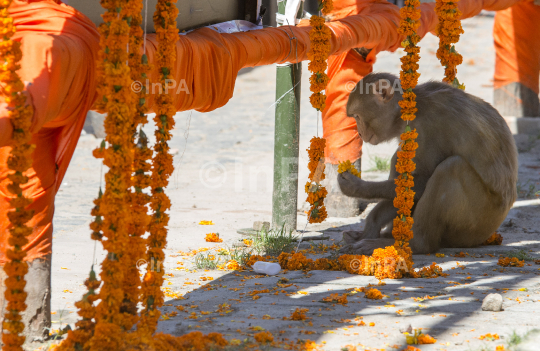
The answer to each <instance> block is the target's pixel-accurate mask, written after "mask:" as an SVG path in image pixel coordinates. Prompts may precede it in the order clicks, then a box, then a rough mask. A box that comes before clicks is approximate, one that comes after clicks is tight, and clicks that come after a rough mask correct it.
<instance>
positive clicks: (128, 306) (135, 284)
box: [122, 0, 152, 329]
mask: <svg viewBox="0 0 540 351" xmlns="http://www.w3.org/2000/svg"><path fill="white" fill-rule="evenodd" d="M130 9H131V15H130V17H129V18H128V24H129V26H130V27H129V29H130V32H129V47H128V48H129V53H128V57H129V61H128V64H129V68H130V74H131V80H132V81H133V82H140V83H141V87H142V89H141V91H140V92H138V93H136V92H134V91H132V95H133V96H132V104H133V106H132V111H131V113H132V114H133V119H132V128H131V130H130V143H131V145H132V148H133V165H132V167H131V168H130V169H129V171H128V172H126V174H125V176H126V182H127V183H128V184H129V188H128V194H127V203H128V204H127V205H128V206H129V213H130V221H129V225H128V234H129V244H128V245H129V250H127V252H126V253H125V255H126V257H125V260H124V262H125V265H126V268H125V269H126V271H125V276H124V301H123V303H122V310H123V311H125V312H127V313H129V314H131V316H132V318H131V323H130V329H131V327H132V326H133V325H134V324H136V323H137V321H138V314H137V304H138V303H139V302H140V297H141V290H140V289H141V278H140V275H139V268H138V267H137V262H138V261H139V260H140V259H142V258H144V257H145V254H146V241H145V239H144V238H143V235H144V234H145V233H146V230H147V229H148V224H149V223H150V215H148V207H147V206H148V204H149V202H150V195H148V194H145V193H144V192H143V189H145V188H147V187H149V186H150V176H149V175H148V174H147V173H148V172H149V171H150V169H151V165H150V163H149V162H148V161H149V160H150V159H151V158H152V150H151V149H150V148H148V146H147V144H148V140H147V137H146V135H145V134H144V132H143V130H142V128H141V127H142V125H144V124H146V123H147V122H148V119H147V117H146V115H145V113H146V112H147V106H146V97H147V91H146V87H145V85H144V84H142V82H145V81H146V79H147V78H148V76H147V73H148V72H149V71H150V66H149V65H148V58H147V57H146V55H145V54H144V53H141V52H142V49H143V40H144V38H143V35H144V32H143V29H142V28H141V25H142V22H143V17H142V10H143V3H142V1H140V0H136V1H131V2H130ZM138 128H140V130H139V132H138V133H137V129H138ZM136 139H137V141H136ZM135 143H136V144H135Z"/></svg>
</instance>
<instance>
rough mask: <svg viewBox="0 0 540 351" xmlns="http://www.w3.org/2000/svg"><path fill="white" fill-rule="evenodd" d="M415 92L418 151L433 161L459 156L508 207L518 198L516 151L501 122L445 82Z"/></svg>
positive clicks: (482, 103) (494, 113) (481, 104)
mask: <svg viewBox="0 0 540 351" xmlns="http://www.w3.org/2000/svg"><path fill="white" fill-rule="evenodd" d="M415 93H417V95H420V96H419V98H418V99H417V100H418V103H417V107H418V113H417V120H415V121H414V122H413V126H414V127H415V128H417V130H418V132H419V139H418V143H419V151H418V152H421V153H423V154H424V155H423V156H426V153H427V154H428V155H427V159H428V160H431V161H432V162H442V160H444V159H445V158H447V157H450V156H454V155H459V156H461V157H462V158H463V159H465V160H466V161H467V162H468V163H469V164H470V165H471V166H472V167H473V168H474V169H475V171H476V172H477V173H478V175H479V176H480V177H481V178H482V180H483V181H484V183H485V184H486V186H487V187H488V188H489V189H490V190H491V191H493V192H494V193H496V194H499V195H500V197H501V200H502V204H501V205H502V206H504V207H508V208H509V207H511V206H512V204H513V203H514V201H515V199H516V198H517V191H516V183H517V176H518V161H517V148H516V145H515V142H514V138H513V136H512V133H511V132H510V129H509V128H508V125H507V124H506V122H505V120H504V118H503V117H502V116H501V115H500V114H499V113H498V111H497V110H496V109H494V108H493V107H492V106H491V105H490V104H488V103H487V102H485V101H484V100H482V99H480V98H478V97H475V96H473V95H470V94H468V93H466V92H464V91H462V90H460V89H456V88H453V87H451V86H449V85H447V84H446V83H441V82H428V83H425V84H422V85H419V86H418V87H417V88H416V89H415ZM430 149H431V150H430ZM435 150H437V151H435ZM429 153H433V154H434V155H438V157H429ZM428 162H429V161H428Z"/></svg>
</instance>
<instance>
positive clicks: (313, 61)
mask: <svg viewBox="0 0 540 351" xmlns="http://www.w3.org/2000/svg"><path fill="white" fill-rule="evenodd" d="M333 7H334V5H333V1H332V0H322V1H321V0H319V10H321V11H322V13H323V14H325V15H326V14H328V13H329V12H330V11H332V9H333ZM309 23H310V25H311V30H310V31H309V39H310V49H309V51H308V58H309V60H310V62H309V64H308V68H309V70H310V71H311V72H312V73H313V74H312V75H311V77H310V78H309V82H310V83H311V87H310V90H311V92H312V93H313V94H312V95H311V96H310V98H309V101H310V102H311V105H312V106H313V107H314V108H315V109H317V111H322V110H324V108H325V107H326V95H325V94H324V93H323V91H324V90H325V89H326V86H327V85H328V81H329V78H328V76H327V75H326V72H325V71H326V68H327V67H328V64H327V62H326V61H327V60H328V55H329V53H330V49H331V47H330V39H331V38H332V32H331V31H330V28H328V27H327V26H326V24H325V20H324V18H323V17H321V16H315V15H313V16H311V18H310V20H309ZM325 146H326V140H325V139H322V138H318V137H313V138H312V139H311V144H310V147H309V149H308V150H307V151H308V154H309V164H308V168H309V171H310V172H309V181H308V182H307V183H306V187H305V190H306V193H307V194H308V197H307V200H306V201H307V202H309V204H310V205H311V208H310V210H309V216H308V222H309V223H321V222H322V221H324V220H325V219H326V217H328V214H327V213H326V208H325V207H324V198H325V197H326V195H327V194H328V192H327V191H326V189H325V188H324V187H323V186H321V184H320V181H322V180H323V179H324V167H325V165H324V148H325Z"/></svg>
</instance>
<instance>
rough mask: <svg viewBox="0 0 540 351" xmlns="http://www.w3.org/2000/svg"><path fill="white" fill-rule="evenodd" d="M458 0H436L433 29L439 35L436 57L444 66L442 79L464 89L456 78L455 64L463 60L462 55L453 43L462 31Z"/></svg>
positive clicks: (457, 39)
mask: <svg viewBox="0 0 540 351" xmlns="http://www.w3.org/2000/svg"><path fill="white" fill-rule="evenodd" d="M458 1H459V0H437V1H436V2H437V3H436V5H435V12H436V13H437V16H438V17H439V23H438V24H437V28H436V29H435V31H436V33H437V35H438V36H439V49H438V50H437V58H438V59H439V60H440V61H441V64H442V65H443V66H444V67H445V70H444V75H445V77H444V79H443V80H444V81H445V82H447V83H448V84H452V85H453V86H454V87H456V88H459V89H465V85H464V84H460V83H459V81H458V79H457V78H456V74H457V68H456V67H457V66H458V65H460V64H461V63H462V62H463V57H462V56H461V55H460V54H459V53H458V52H457V51H456V47H455V46H454V44H455V43H457V42H458V41H459V37H460V35H461V34H463V33H464V31H463V28H462V27H461V21H460V17H461V11H460V10H459V9H458V7H457V2H458Z"/></svg>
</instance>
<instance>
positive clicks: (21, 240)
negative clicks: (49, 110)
mask: <svg viewBox="0 0 540 351" xmlns="http://www.w3.org/2000/svg"><path fill="white" fill-rule="evenodd" d="M10 5H11V0H6V1H2V2H0V32H2V39H1V45H0V57H2V64H1V65H0V83H1V84H2V89H1V90H2V95H3V97H4V101H5V102H6V103H7V105H8V116H9V119H10V121H11V124H12V125H13V137H12V140H11V143H10V146H11V151H10V155H9V158H8V161H7V166H8V169H9V170H11V171H13V172H12V173H10V174H9V175H8V176H7V177H8V179H9V180H10V181H11V184H9V185H8V186H7V189H8V191H9V192H10V193H11V195H13V197H12V198H11V199H10V200H9V202H10V205H11V208H12V209H13V210H12V211H9V212H8V214H7V216H8V219H9V221H10V223H11V226H10V228H9V237H8V239H7V242H8V244H9V246H10V248H9V249H8V250H7V252H6V257H7V262H6V264H5V265H4V272H5V273H6V275H7V278H6V280H5V283H4V284H5V288H6V291H5V298H6V301H7V305H6V306H5V307H4V306H2V307H4V308H5V315H4V322H3V328H2V329H3V333H2V342H3V344H4V346H3V350H5V351H22V350H23V349H22V345H23V344H24V341H25V337H24V335H22V333H23V331H24V323H23V322H22V321H21V319H22V316H21V312H23V311H25V310H26V307H27V306H26V303H25V301H26V292H25V291H24V287H25V286H26V281H25V279H24V276H25V275H26V273H27V272H28V266H27V263H26V262H24V258H25V257H26V251H25V250H24V246H25V245H26V244H27V243H28V239H27V236H28V235H30V234H31V233H32V229H31V228H29V227H28V226H27V225H26V223H27V222H28V221H29V220H30V219H32V216H33V214H34V212H33V211H32V210H27V209H26V207H27V206H28V205H30V204H31V203H32V200H30V199H28V198H26V197H25V196H24V195H23V191H22V189H21V185H23V184H26V183H27V182H28V178H27V177H26V176H25V175H24V174H23V173H24V172H25V171H27V170H28V169H29V168H30V167H31V166H32V153H33V151H34V148H35V146H34V145H30V140H31V138H32V134H31V133H30V126H31V124H32V117H33V113H34V112H33V109H32V106H31V105H29V104H28V103H27V101H26V95H25V93H24V84H23V82H22V81H21V78H20V77H19V75H18V74H17V70H18V69H19V68H20V65H19V61H20V60H21V58H22V52H21V49H20V46H21V44H20V42H18V41H14V40H12V39H11V38H12V37H13V35H14V34H15V31H16V29H15V25H14V24H13V18H12V17H11V16H10V15H9V13H8V10H7V9H8V7H9V6H10ZM6 234H7V233H6Z"/></svg>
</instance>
